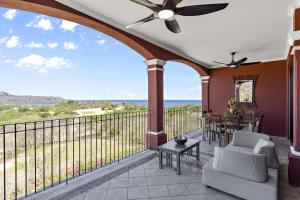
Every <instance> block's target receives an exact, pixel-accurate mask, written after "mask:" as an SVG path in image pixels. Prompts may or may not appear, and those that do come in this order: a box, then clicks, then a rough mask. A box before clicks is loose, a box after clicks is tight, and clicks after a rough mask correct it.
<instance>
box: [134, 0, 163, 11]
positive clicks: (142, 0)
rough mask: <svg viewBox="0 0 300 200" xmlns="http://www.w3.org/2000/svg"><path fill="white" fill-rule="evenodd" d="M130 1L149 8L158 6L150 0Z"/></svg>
mask: <svg viewBox="0 0 300 200" xmlns="http://www.w3.org/2000/svg"><path fill="white" fill-rule="evenodd" d="M130 1H132V2H134V3H137V4H139V5H142V6H145V7H147V8H149V9H151V10H156V9H157V8H159V5H157V4H155V3H152V2H151V1H148V0H130Z"/></svg>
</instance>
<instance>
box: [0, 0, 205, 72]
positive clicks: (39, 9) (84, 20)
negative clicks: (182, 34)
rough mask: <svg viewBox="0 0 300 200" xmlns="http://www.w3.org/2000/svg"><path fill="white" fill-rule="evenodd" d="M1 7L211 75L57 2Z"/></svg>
mask: <svg viewBox="0 0 300 200" xmlns="http://www.w3.org/2000/svg"><path fill="white" fill-rule="evenodd" d="M0 7H5V8H14V9H19V10H25V11H29V12H34V13H40V14H44V15H48V16H52V17H57V18H60V19H65V20H69V21H73V22H76V23H79V24H82V25H85V26H87V27H90V28H92V29H95V30H98V31H100V32H102V33H104V34H106V35H109V36H111V37H113V38H115V39H116V40H118V41H120V42H122V43H124V44H125V45H127V46H128V47H130V48H131V49H133V50H135V51H136V52H138V53H139V54H140V55H141V56H143V57H144V58H145V59H146V60H151V59H154V58H158V59H162V60H165V61H169V60H170V61H177V62H181V63H184V64H187V65H188V66H190V67H192V68H193V69H195V70H196V71H197V72H198V73H199V75H201V76H207V75H208V74H209V70H208V69H207V68H205V67H203V66H201V65H199V64H197V63H194V62H192V61H190V60H188V59H185V58H183V57H182V56H179V55H177V54H174V53H172V52H170V51H168V50H165V49H163V48H161V47H158V46H156V45H154V44H152V43H149V42H147V41H145V40H143V39H141V38H138V37H136V36H134V35H131V34H129V33H127V32H125V31H122V30H120V29H118V28H115V27H113V26H111V25H109V24H106V23H104V22H102V21H100V20H97V19H95V18H93V17H90V16H88V15H86V14H83V13H81V12H79V11H77V10H74V9H72V8H70V7H67V6H65V5H63V4H61V3H59V2H56V1H55V0H39V1H37V0H0Z"/></svg>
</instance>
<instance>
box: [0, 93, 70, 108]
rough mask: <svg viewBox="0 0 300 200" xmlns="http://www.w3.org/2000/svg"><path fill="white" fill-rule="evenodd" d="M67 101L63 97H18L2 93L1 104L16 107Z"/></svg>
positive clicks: (0, 95) (0, 94)
mask: <svg viewBox="0 0 300 200" xmlns="http://www.w3.org/2000/svg"><path fill="white" fill-rule="evenodd" d="M63 101H66V100H65V99H64V98H61V97H46V96H29V95H25V96H17V95H12V94H9V93H7V92H1V91H0V103H4V104H14V105H53V104H56V103H60V102H63Z"/></svg>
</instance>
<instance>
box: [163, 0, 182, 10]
mask: <svg viewBox="0 0 300 200" xmlns="http://www.w3.org/2000/svg"><path fill="white" fill-rule="evenodd" d="M182 1H183V0H164V2H163V6H164V7H168V8H172V9H175V8H176V6H177V5H178V4H180V3H181V2H182Z"/></svg>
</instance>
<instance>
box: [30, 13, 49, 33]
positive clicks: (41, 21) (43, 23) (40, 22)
mask: <svg viewBox="0 0 300 200" xmlns="http://www.w3.org/2000/svg"><path fill="white" fill-rule="evenodd" d="M26 26H27V27H34V28H40V29H43V30H44V31H51V30H53V29H54V27H53V26H52V22H51V20H50V19H45V18H41V17H40V16H37V17H36V18H35V19H34V20H33V21H31V22H29V23H28V24H26Z"/></svg>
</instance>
